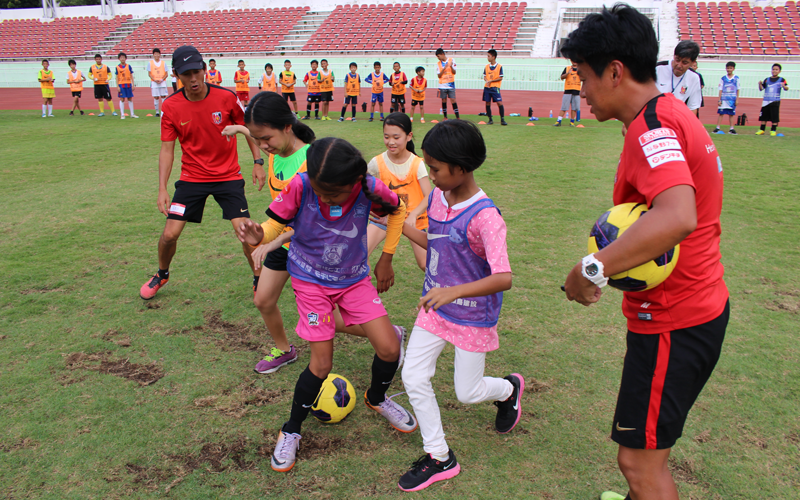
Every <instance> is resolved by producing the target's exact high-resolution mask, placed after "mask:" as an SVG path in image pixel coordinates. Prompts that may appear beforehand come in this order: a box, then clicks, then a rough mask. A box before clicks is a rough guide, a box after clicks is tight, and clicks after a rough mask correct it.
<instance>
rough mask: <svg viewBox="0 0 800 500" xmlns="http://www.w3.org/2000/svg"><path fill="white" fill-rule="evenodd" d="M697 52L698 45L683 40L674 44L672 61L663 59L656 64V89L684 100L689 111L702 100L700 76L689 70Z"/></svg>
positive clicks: (698, 49) (698, 52)
mask: <svg viewBox="0 0 800 500" xmlns="http://www.w3.org/2000/svg"><path fill="white" fill-rule="evenodd" d="M699 54H700V46H698V45H697V44H696V43H695V42H693V41H691V40H683V41H681V42H680V43H679V44H678V45H676V46H675V53H674V55H673V57H672V61H664V62H661V63H658V65H657V66H656V85H657V86H658V90H660V91H661V92H663V93H664V94H673V95H674V96H675V97H677V98H678V99H680V100H681V101H683V102H685V103H686V106H688V107H689V109H690V110H691V111H694V110H696V109H699V108H700V104H701V103H702V100H703V92H702V87H701V86H700V76H698V74H697V73H695V72H694V71H690V70H689V68H690V67H691V65H692V63H694V62H695V61H697V56H698V55H699Z"/></svg>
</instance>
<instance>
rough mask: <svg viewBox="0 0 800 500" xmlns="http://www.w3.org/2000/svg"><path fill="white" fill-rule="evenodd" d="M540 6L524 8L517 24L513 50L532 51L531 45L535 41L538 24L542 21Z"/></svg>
mask: <svg viewBox="0 0 800 500" xmlns="http://www.w3.org/2000/svg"><path fill="white" fill-rule="evenodd" d="M542 12H543V9H541V8H533V7H529V8H526V9H525V13H524V14H523V15H522V22H521V23H520V25H519V31H518V32H517V38H516V39H515V40H514V48H513V50H514V51H518V50H521V51H526V52H532V51H533V45H534V43H535V42H536V32H537V31H538V30H539V25H540V24H541V22H542Z"/></svg>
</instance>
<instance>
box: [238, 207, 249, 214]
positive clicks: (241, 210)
mask: <svg viewBox="0 0 800 500" xmlns="http://www.w3.org/2000/svg"><path fill="white" fill-rule="evenodd" d="M239 211H240V212H242V213H244V212H247V209H246V208H240V209H239Z"/></svg>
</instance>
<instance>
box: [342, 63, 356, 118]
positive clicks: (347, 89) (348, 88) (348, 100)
mask: <svg viewBox="0 0 800 500" xmlns="http://www.w3.org/2000/svg"><path fill="white" fill-rule="evenodd" d="M357 71H358V64H356V63H354V62H351V63H350V73H348V74H346V75H345V77H344V106H342V116H340V117H339V121H340V122H343V121H344V113H345V112H346V111H347V105H348V104H350V105H352V106H353V121H356V104H358V96H359V95H360V94H361V77H360V76H358V72H357Z"/></svg>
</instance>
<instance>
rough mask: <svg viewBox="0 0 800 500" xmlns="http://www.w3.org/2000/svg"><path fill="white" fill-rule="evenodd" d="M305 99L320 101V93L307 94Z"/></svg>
mask: <svg viewBox="0 0 800 500" xmlns="http://www.w3.org/2000/svg"><path fill="white" fill-rule="evenodd" d="M306 100H307V101H308V102H320V101H322V94H317V95H309V96H308V97H307V98H306Z"/></svg>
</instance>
